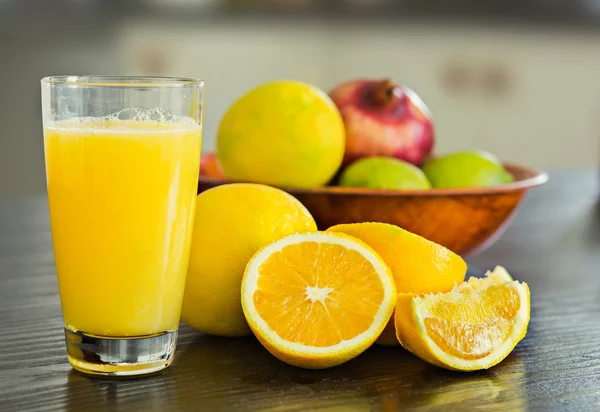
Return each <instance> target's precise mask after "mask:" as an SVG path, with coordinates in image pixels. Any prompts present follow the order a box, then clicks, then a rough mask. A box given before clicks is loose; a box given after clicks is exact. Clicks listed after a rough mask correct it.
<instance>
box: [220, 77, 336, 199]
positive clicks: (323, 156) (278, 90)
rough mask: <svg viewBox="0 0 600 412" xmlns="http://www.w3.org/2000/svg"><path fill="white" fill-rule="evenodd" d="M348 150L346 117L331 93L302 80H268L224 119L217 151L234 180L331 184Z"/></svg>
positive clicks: (306, 184)
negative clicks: (328, 94) (334, 101)
mask: <svg viewBox="0 0 600 412" xmlns="http://www.w3.org/2000/svg"><path fill="white" fill-rule="evenodd" d="M344 148H345V129H344V123H343V121H342V117H341V115H340V113H339V111H338V109H337V108H336V106H335V104H334V103H333V102H332V101H331V99H330V98H329V96H327V94H326V93H324V92H323V91H321V90H320V89H318V88H316V87H314V86H311V85H309V84H305V83H301V82H297V81H276V82H272V83H266V84H263V85H261V86H259V87H257V88H255V89H253V90H251V91H250V92H248V93H246V94H245V95H243V96H242V97H240V98H239V99H238V100H237V101H236V102H235V103H233V105H232V106H231V107H230V108H229V110H228V111H227V112H226V113H225V115H224V117H223V119H222V120H221V123H220V126H219V131H218V135H217V155H218V157H219V161H220V162H221V166H222V169H223V173H224V174H225V176H226V177H227V178H229V179H231V180H235V181H245V182H255V183H264V184H269V185H274V186H284V187H313V186H322V185H324V184H326V183H327V182H328V181H329V180H331V178H332V177H333V175H334V174H335V173H336V171H337V170H338V168H339V167H340V164H341V162H342V158H343V156H344Z"/></svg>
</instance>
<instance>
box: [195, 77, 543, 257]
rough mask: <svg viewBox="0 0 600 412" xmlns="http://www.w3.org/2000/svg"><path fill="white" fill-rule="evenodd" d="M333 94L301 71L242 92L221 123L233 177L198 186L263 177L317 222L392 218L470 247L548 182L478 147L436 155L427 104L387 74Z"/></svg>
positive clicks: (222, 148) (480, 244)
mask: <svg viewBox="0 0 600 412" xmlns="http://www.w3.org/2000/svg"><path fill="white" fill-rule="evenodd" d="M330 95H331V99H330V98H329V97H328V96H327V94H326V93H324V92H323V91H321V90H319V89H318V88H316V87H315V86H311V85H307V84H305V83H301V82H294V81H279V82H271V83H267V84H264V85H261V86H259V87H257V88H255V89H253V90H252V91H250V92H248V93H246V94H245V95H244V96H242V97H241V98H240V99H238V100H237V101H236V102H234V103H233V105H232V106H231V107H230V109H229V110H228V111H227V113H226V114H225V116H224V117H223V119H222V121H221V125H220V128H219V134H218V136H217V157H218V163H219V164H220V165H221V170H222V172H223V175H224V176H225V177H224V178H219V177H216V176H214V175H211V174H209V173H204V174H202V173H201V176H200V182H199V188H198V189H199V191H200V192H202V191H204V190H206V189H209V188H211V187H214V186H217V185H221V184H224V183H228V182H254V183H262V184H267V185H271V186H275V187H279V188H282V189H283V190H285V191H287V192H288V193H290V194H292V195H293V196H295V197H296V198H297V199H299V200H300V201H301V202H302V203H303V204H304V205H305V206H306V207H307V208H308V210H309V211H310V212H311V214H312V215H313V217H314V218H315V221H316V223H317V226H318V228H319V229H322V230H325V229H327V228H328V227H330V226H334V225H337V224H344V223H360V222H382V223H390V224H394V225H397V226H400V227H402V228H404V229H406V230H408V231H410V232H413V233H416V234H418V235H420V236H422V237H424V238H426V239H429V240H431V241H434V242H436V243H438V244H441V245H443V246H445V247H446V248H448V249H450V250H452V251H453V252H455V253H458V254H467V253H473V252H475V251H478V250H481V249H482V248H484V247H486V246H487V245H489V244H491V242H492V241H493V240H494V239H496V238H497V237H498V235H499V234H501V233H502V231H503V230H504V229H505V228H506V226H507V224H508V222H509V221H510V218H511V217H512V216H514V212H515V211H516V209H517V207H518V205H519V204H520V202H521V200H522V199H523V197H524V195H525V193H526V192H527V190H528V189H530V188H532V187H534V186H537V185H540V184H542V183H544V182H545V181H546V180H547V176H546V174H545V173H543V172H540V171H537V170H533V169H530V168H527V167H525V166H520V165H511V164H502V163H501V162H500V161H499V160H498V159H497V158H496V157H495V156H493V155H492V154H489V153H486V152H482V151H471V152H457V153H451V154H447V155H444V156H439V157H437V156H431V150H432V147H433V143H434V135H433V125H432V122H431V118H430V115H429V111H428V110H427V108H426V106H425V105H424V104H423V102H422V101H421V100H420V99H419V98H418V96H416V94H414V93H413V92H412V91H411V90H410V89H408V88H406V87H403V86H400V85H398V84H395V83H393V82H391V81H387V80H386V81H373V80H355V81H349V82H345V83H343V84H341V85H340V86H338V87H336V88H334V89H333V90H332V91H331V93H330ZM344 134H346V137H344ZM343 158H344V159H345V162H347V163H346V164H343V165H342V159H343ZM351 160H354V162H351ZM348 162H350V163H348ZM423 162H424V166H423V169H422V170H421V169H419V168H418V167H417V165H419V166H421V164H422V163H423ZM334 175H335V176H336V177H335V178H334ZM328 184H329V185H330V186H326V185H328ZM332 184H335V185H338V186H331V185H332Z"/></svg>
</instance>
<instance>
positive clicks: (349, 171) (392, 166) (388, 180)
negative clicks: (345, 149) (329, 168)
mask: <svg viewBox="0 0 600 412" xmlns="http://www.w3.org/2000/svg"><path fill="white" fill-rule="evenodd" d="M339 185H340V186H344V187H366V188H371V189H429V188H431V184H430V183H429V180H427V177H426V176H425V174H424V173H423V172H422V171H421V169H419V168H418V167H416V166H414V165H412V164H410V163H407V162H403V161H402V160H398V159H395V158H391V157H379V156H373V157H365V158H362V159H359V160H357V161H356V162H354V163H352V164H351V165H350V166H348V167H347V168H346V169H344V171H343V172H342V174H341V176H340V181H339Z"/></svg>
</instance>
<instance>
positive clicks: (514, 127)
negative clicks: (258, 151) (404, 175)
mask: <svg viewBox="0 0 600 412" xmlns="http://www.w3.org/2000/svg"><path fill="white" fill-rule="evenodd" d="M59 74H73V75H74V74H123V75H161V76H163V75H164V76H186V77H199V78H202V79H204V80H205V81H206V89H205V117H204V119H205V125H204V146H203V151H205V152H209V151H212V150H213V148H214V136H215V132H216V129H217V126H218V123H219V120H220V117H221V116H222V114H223V113H224V112H225V110H226V109H227V108H228V106H229V105H230V104H231V103H232V102H233V100H234V99H236V98H237V97H238V96H239V95H240V94H242V93H243V92H245V91H246V90H248V89H249V88H251V87H253V86H256V85H258V84H259V83H261V82H264V81H268V80H274V79H298V80H302V81H306V82H309V83H313V84H315V85H317V86H320V87H322V88H323V89H324V90H329V89H330V88H332V87H333V86H335V85H336V84H338V83H340V82H342V81H346V80H350V79H353V78H357V77H372V78H379V77H390V78H392V79H393V80H395V81H397V82H399V83H401V84H404V85H407V86H409V87H411V88H412V89H413V90H415V91H416V92H417V93H418V94H419V95H420V96H421V97H422V98H423V99H424V101H425V102H426V104H427V105H428V106H429V108H430V110H431V111H432V113H433V116H434V121H435V125H436V131H437V145H436V152H437V153H443V152H448V151H453V150H459V149H471V148H480V149H485V150H488V151H490V152H492V153H494V154H496V155H497V156H499V157H500V158H501V159H503V160H509V161H515V162H522V163H525V164H527V165H530V166H535V167H541V168H545V169H560V168H590V167H597V166H598V164H599V154H600V0H468V1H467V0H138V1H125V0H120V1H119V0H113V1H101V0H46V1H42V0H39V1H33V0H0V87H1V89H2V93H1V94H0V195H2V194H6V193H22V194H28V193H42V192H44V191H45V177H44V161H43V144H42V128H41V112H40V86H39V80H40V78H42V77H43V76H49V75H59Z"/></svg>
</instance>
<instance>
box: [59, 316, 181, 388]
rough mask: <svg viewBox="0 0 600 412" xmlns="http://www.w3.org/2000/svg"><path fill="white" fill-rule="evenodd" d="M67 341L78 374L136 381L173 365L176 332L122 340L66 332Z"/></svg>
mask: <svg viewBox="0 0 600 412" xmlns="http://www.w3.org/2000/svg"><path fill="white" fill-rule="evenodd" d="M65 338H66V341H67V354H68V356H69V363H70V364H71V366H72V367H73V368H74V369H75V370H77V371H79V372H82V373H84V374H86V375H93V376H98V377H101V376H106V377H109V376H110V377H134V376H138V375H148V374H153V373H156V372H159V371H161V370H163V369H165V368H166V367H167V366H169V365H170V364H171V362H173V353H174V352H175V344H176V342H177V331H175V332H163V333H158V334H154V335H149V336H135V337H123V338H119V337H109V336H98V335H91V334H87V333H83V332H73V331H71V330H69V329H67V328H65Z"/></svg>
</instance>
